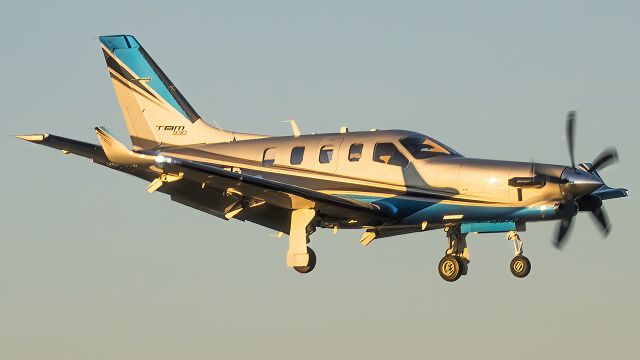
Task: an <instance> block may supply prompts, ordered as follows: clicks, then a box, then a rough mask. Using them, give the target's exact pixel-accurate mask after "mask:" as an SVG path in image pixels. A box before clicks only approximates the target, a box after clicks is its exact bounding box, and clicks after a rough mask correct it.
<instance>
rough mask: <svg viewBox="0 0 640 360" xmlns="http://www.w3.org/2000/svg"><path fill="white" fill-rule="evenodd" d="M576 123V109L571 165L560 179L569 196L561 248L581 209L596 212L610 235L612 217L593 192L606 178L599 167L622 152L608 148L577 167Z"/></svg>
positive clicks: (570, 128) (571, 120) (569, 128)
mask: <svg viewBox="0 0 640 360" xmlns="http://www.w3.org/2000/svg"><path fill="white" fill-rule="evenodd" d="M575 123H576V112H575V111H570V112H569V113H568V114H567V125H566V133H567V145H568V148H569V157H570V159H571V167H570V168H567V169H566V170H565V171H564V172H563V173H562V175H561V176H560V178H557V177H556V178H555V179H554V180H558V181H559V182H560V184H561V186H562V191H563V193H564V195H565V196H566V199H567V200H566V202H565V203H564V204H561V206H560V209H561V213H563V212H564V214H565V215H564V217H563V218H562V219H561V220H560V225H559V226H558V231H557V233H556V237H555V239H554V241H553V244H554V245H555V246H556V247H557V248H561V247H562V246H563V245H564V244H565V242H566V241H567V234H568V233H569V230H570V229H571V224H572V223H573V218H574V217H575V215H576V214H577V213H578V211H589V212H591V215H592V216H593V219H594V220H595V222H596V224H598V226H599V227H600V229H601V231H602V234H603V235H604V236H607V235H608V234H609V231H610V230H611V225H610V224H609V218H608V217H607V213H606V212H605V210H604V208H603V207H602V200H601V199H600V198H599V197H597V196H595V195H593V194H592V192H593V191H595V190H596V189H598V188H600V187H601V186H603V185H604V182H603V181H602V178H601V177H600V175H598V173H597V172H596V171H597V170H598V169H604V168H605V167H607V166H609V165H611V164H613V163H615V162H617V161H618V152H617V151H616V149H615V148H609V149H605V150H604V151H603V152H602V153H600V155H598V157H596V159H595V160H593V163H592V164H580V165H579V166H578V167H576V163H575V157H574V147H575ZM545 177H546V178H549V176H548V175H547V176H545Z"/></svg>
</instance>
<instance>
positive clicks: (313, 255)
mask: <svg viewBox="0 0 640 360" xmlns="http://www.w3.org/2000/svg"><path fill="white" fill-rule="evenodd" d="M307 253H309V263H308V264H307V266H294V267H293V269H294V270H295V271H297V272H299V273H300V274H307V273H310V272H311V271H312V270H313V269H315V267H316V253H315V252H314V251H313V249H312V248H310V247H307Z"/></svg>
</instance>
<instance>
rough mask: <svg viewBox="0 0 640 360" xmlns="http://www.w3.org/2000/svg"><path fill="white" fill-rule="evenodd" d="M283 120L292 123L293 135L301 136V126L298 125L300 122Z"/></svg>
mask: <svg viewBox="0 0 640 360" xmlns="http://www.w3.org/2000/svg"><path fill="white" fill-rule="evenodd" d="M282 122H288V123H289V124H291V131H293V136H295V137H298V136H300V134H301V133H300V128H299V127H298V124H297V123H296V121H295V120H284V121H282Z"/></svg>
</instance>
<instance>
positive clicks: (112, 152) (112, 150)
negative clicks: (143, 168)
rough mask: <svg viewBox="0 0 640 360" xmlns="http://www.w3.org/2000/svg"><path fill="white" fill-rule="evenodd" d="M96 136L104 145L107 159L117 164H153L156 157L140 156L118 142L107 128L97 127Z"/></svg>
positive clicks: (103, 148)
mask: <svg viewBox="0 0 640 360" xmlns="http://www.w3.org/2000/svg"><path fill="white" fill-rule="evenodd" d="M96 134H97V135H98V140H100V144H102V150H104V154H105V155H106V156H107V158H108V159H109V160H110V161H112V162H114V163H116V164H125V165H134V164H152V163H153V162H154V156H150V155H144V154H138V153H136V152H134V151H132V150H129V149H127V147H126V146H124V144H123V143H121V142H120V141H118V140H116V138H114V137H113V136H112V135H111V134H109V132H108V131H107V129H106V128H104V127H97V128H96Z"/></svg>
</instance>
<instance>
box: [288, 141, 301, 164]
mask: <svg viewBox="0 0 640 360" xmlns="http://www.w3.org/2000/svg"><path fill="white" fill-rule="evenodd" d="M303 159H304V146H296V147H294V148H293V149H291V158H290V159H289V162H290V163H291V165H300V164H302V160H303Z"/></svg>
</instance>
